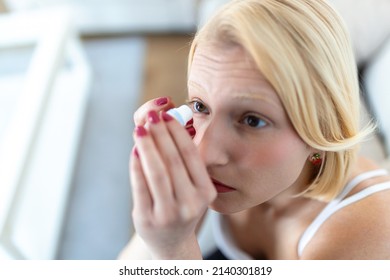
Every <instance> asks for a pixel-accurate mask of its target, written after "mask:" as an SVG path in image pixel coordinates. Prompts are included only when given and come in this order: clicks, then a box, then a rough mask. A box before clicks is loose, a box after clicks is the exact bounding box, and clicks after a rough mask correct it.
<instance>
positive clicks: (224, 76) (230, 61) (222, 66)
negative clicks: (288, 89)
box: [188, 44, 273, 91]
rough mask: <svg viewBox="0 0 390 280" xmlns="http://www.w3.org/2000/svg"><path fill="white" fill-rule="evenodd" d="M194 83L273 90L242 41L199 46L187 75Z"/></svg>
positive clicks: (191, 83)
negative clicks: (242, 44) (240, 42)
mask: <svg viewBox="0 0 390 280" xmlns="http://www.w3.org/2000/svg"><path fill="white" fill-rule="evenodd" d="M193 84H201V85H202V86H213V87H214V86H218V85H219V86H222V87H223V86H225V85H226V84H229V87H230V89H231V90H233V91H234V90H236V89H239V90H241V89H242V88H243V87H245V88H247V89H251V88H253V87H255V88H258V87H259V86H261V87H262V88H264V87H267V88H269V89H272V90H273V87H272V86H271V84H270V83H269V82H268V81H267V80H266V78H265V77H264V76H263V74H262V73H261V72H260V70H259V69H258V67H257V65H256V63H255V62H254V60H253V59H252V57H251V56H250V55H249V54H248V53H247V52H246V51H245V50H244V49H243V48H242V47H241V46H239V45H223V46H216V45H211V44H201V45H200V46H198V47H197V49H196V51H195V53H194V56H193V59H192V64H191V68H190V72H189V79H188V85H189V86H191V85H193ZM210 90H211V89H210Z"/></svg>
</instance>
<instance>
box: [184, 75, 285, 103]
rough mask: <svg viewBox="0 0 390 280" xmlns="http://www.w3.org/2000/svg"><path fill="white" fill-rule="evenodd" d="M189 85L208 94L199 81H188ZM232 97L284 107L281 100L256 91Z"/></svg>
mask: <svg viewBox="0 0 390 280" xmlns="http://www.w3.org/2000/svg"><path fill="white" fill-rule="evenodd" d="M188 86H192V87H195V88H197V89H198V90H200V91H201V93H203V94H207V91H206V90H205V89H204V88H203V87H202V86H201V85H199V84H198V83H196V82H194V81H188ZM264 92H266V91H264ZM232 98H234V99H237V100H244V101H247V100H248V99H249V100H256V101H265V102H267V103H268V104H270V105H272V106H274V107H275V108H281V107H283V106H282V104H281V102H276V101H275V100H273V99H271V98H269V97H268V96H267V95H266V96H264V94H260V93H259V94H256V91H253V92H250V91H248V92H240V93H239V94H237V95H234V96H232Z"/></svg>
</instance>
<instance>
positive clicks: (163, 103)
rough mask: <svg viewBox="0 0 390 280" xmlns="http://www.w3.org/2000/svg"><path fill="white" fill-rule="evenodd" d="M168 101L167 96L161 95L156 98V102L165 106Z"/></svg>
mask: <svg viewBox="0 0 390 280" xmlns="http://www.w3.org/2000/svg"><path fill="white" fill-rule="evenodd" d="M167 103H168V98H167V97H160V98H157V99H156V100H154V104H156V105H157V106H163V105H165V104H167Z"/></svg>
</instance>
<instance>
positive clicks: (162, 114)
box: [161, 112, 173, 122]
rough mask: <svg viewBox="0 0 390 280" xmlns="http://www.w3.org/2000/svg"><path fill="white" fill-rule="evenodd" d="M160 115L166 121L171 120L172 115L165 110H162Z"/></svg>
mask: <svg viewBox="0 0 390 280" xmlns="http://www.w3.org/2000/svg"><path fill="white" fill-rule="evenodd" d="M161 117H162V119H163V120H164V121H166V122H169V121H171V120H173V117H172V116H171V115H169V114H167V113H166V112H162V113H161Z"/></svg>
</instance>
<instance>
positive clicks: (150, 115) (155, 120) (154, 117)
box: [148, 111, 160, 123]
mask: <svg viewBox="0 0 390 280" xmlns="http://www.w3.org/2000/svg"><path fill="white" fill-rule="evenodd" d="M148 120H149V122H151V123H159V122H160V118H159V117H158V114H157V112H156V111H150V112H149V113H148Z"/></svg>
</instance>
